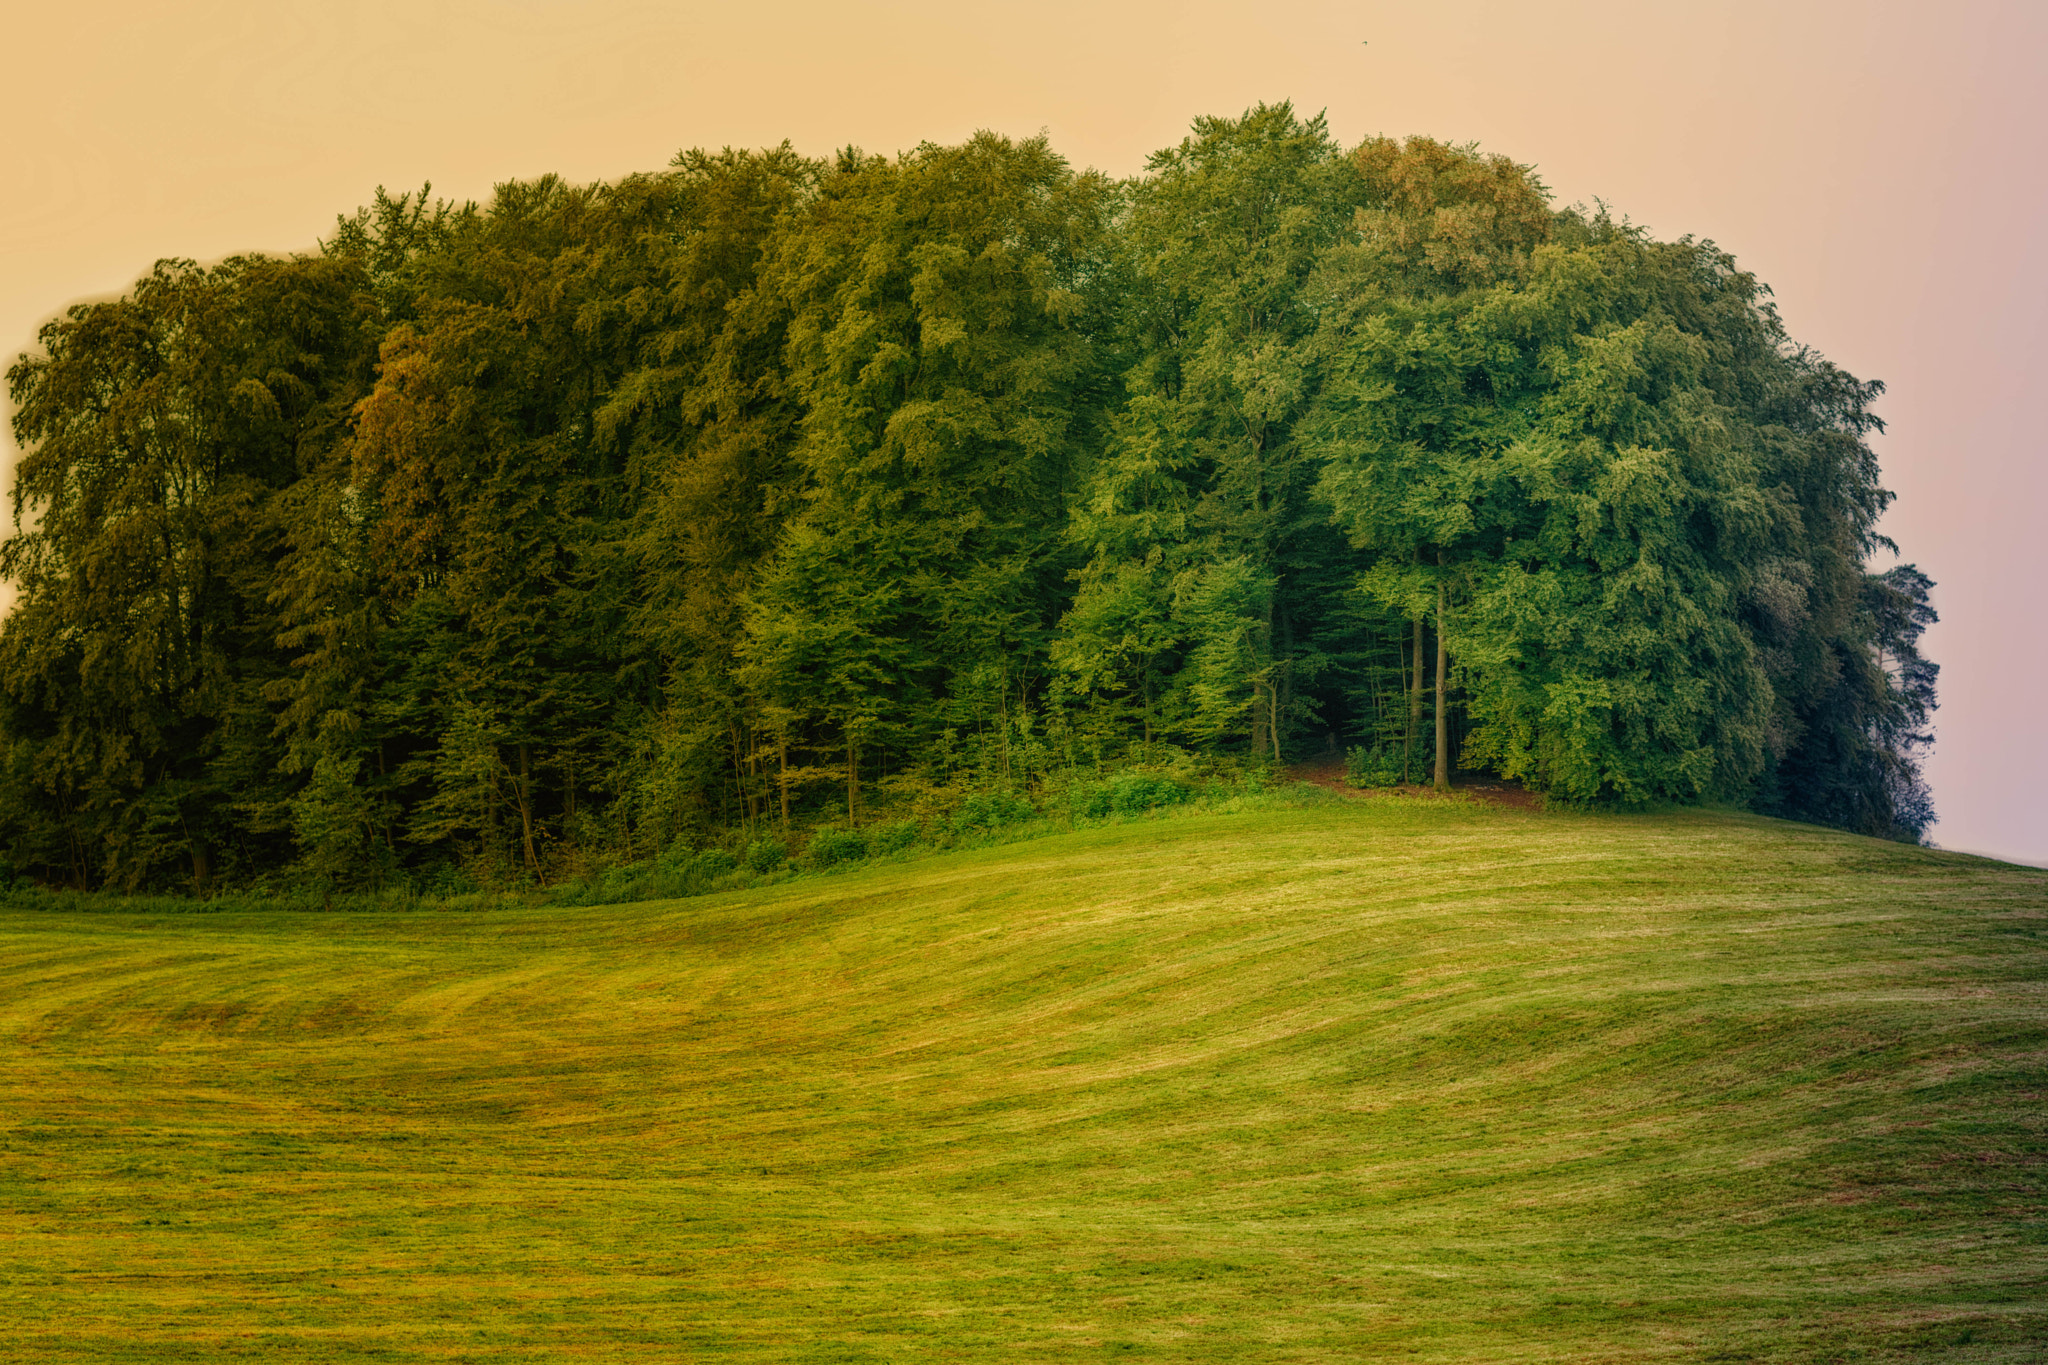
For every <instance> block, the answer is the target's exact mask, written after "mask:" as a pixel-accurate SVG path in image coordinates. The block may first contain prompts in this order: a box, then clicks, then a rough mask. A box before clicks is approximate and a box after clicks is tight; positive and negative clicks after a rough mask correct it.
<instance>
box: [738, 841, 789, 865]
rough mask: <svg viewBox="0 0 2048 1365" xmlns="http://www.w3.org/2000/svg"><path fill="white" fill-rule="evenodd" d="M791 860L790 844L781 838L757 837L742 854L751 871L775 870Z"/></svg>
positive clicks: (741, 859) (743, 860)
mask: <svg viewBox="0 0 2048 1365" xmlns="http://www.w3.org/2000/svg"><path fill="white" fill-rule="evenodd" d="M788 861H789V846H788V845H787V844H785V843H783V842H782V840H780V839H756V840H754V842H753V843H751V844H748V845H747V851H746V852H745V853H743V854H741V855H740V862H742V863H743V864H745V865H746V869H747V871H749V872H773V871H774V870H775V869H776V868H778V867H781V866H782V865H783V864H784V863H786V862H788Z"/></svg>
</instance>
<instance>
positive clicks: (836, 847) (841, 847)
mask: <svg viewBox="0 0 2048 1365" xmlns="http://www.w3.org/2000/svg"><path fill="white" fill-rule="evenodd" d="M867 856H868V839H867V835H865V834H863V833H862V832H861V831H859V830H857V829H846V828H844V827H841V826H836V825H820V826H819V827H818V828H817V829H814V830H812V831H811V838H810V842H809V843H807V844H805V845H804V856H803V861H804V864H805V865H806V866H808V867H814V868H823V867H836V866H838V865H839V864H841V863H854V862H859V861H860V860H861V859H862V858H865V857H867Z"/></svg>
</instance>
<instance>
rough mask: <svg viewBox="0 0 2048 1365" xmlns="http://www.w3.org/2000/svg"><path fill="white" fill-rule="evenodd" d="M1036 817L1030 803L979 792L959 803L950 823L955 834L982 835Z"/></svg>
mask: <svg viewBox="0 0 2048 1365" xmlns="http://www.w3.org/2000/svg"><path fill="white" fill-rule="evenodd" d="M1036 814H1038V812H1037V811H1035V810H1033V809H1032V808H1031V803H1030V802H1029V801H1026V800H1025V799H1024V798H1023V797H1021V796H1017V795H1015V794H1013V793H1011V792H976V793H974V794H973V795H972V796H970V797H968V798H967V799H966V800H965V801H963V802H961V803H960V809H959V810H957V811H955V812H953V819H952V821H951V822H950V823H951V826H952V830H953V832H954V833H955V834H981V833H985V832H987V831H989V830H997V829H1001V828H1002V827H1003V826H1004V825H1014V824H1018V823H1021V822H1022V821H1025V820H1029V819H1030V818H1031V817H1032V816H1034V815H1036Z"/></svg>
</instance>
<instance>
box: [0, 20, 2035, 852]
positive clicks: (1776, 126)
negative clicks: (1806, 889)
mask: <svg viewBox="0 0 2048 1365" xmlns="http://www.w3.org/2000/svg"><path fill="white" fill-rule="evenodd" d="M0 35H4V36H5V39H6V41H5V44H4V50H5V53H6V56H5V59H4V60H5V73H6V74H5V79H4V82H0V99H4V100H5V101H6V103H7V104H8V105H9V106H10V107H9V108H8V111H7V112H8V118H9V127H8V134H7V136H6V137H5V138H4V139H0V355H4V356H5V357H7V358H8V359H10V360H11V358H12V357H14V356H15V355H18V354H20V353H21V352H23V351H25V350H28V349H30V348H31V347H33V346H34V344H35V335H36V330H37V328H38V327H39V326H40V325H41V324H42V322H43V321H45V320H47V319H48V318H50V317H51V316H53V315H55V314H57V313H59V312H60V311H61V310H62V309H63V308H64V307H65V306H66V305H68V304H70V303H73V302H77V301H80V300H82V299H88V298H100V297H108V296H111V295H116V294H119V293H120V292H122V291H123V290H124V289H125V288H126V287H127V286H128V284H129V283H130V282H132V281H133V280H134V279H135V278H136V277H137V276H138V275H140V274H142V273H144V272H145V271H147V270H148V269H149V267H150V265H151V263H152V262H154V261H155V260H157V259H158V258H161V257H189V258H192V259H196V260H199V261H214V260H218V259H220V258H222V257H224V256H228V255H232V254H235V253H238V252H247V251H270V252H290V251H306V250H311V249H313V247H314V246H315V243H316V242H317V240H318V239H319V238H320V237H322V236H325V235H327V234H328V233H329V232H331V231H332V228H333V224H334V220H335V217H336V215H337V214H341V213H345V212H348V211H350V210H352V209H354V208H355V207H356V206H357V205H359V204H362V203H364V202H366V201H367V200H368V199H369V198H370V197H371V195H372V194H373V192H374V191H375V189H376V187H377V186H379V185H383V186H386V187H388V188H390V189H391V190H393V191H394V192H395V191H398V190H402V189H412V188H417V187H418V186H419V185H420V184H422V183H423V182H428V181H431V182H432V184H433V187H434V191H435V193H436V194H437V195H439V196H445V197H449V198H454V199H471V198H474V199H482V198H484V197H486V196H488V195H489V193H490V190H491V187H492V186H493V185H494V184H496V183H498V182H501V181H504V180H509V179H520V178H526V177H531V176H535V175H539V174H541V173H544V172H549V171H553V172H556V173H559V174H561V175H563V176H564V177H566V178H568V179H570V180H572V181H579V182H581V181H590V180H598V179H611V178H615V177H617V176H621V175H624V174H627V173H629V172H633V171H646V170H655V169H658V168H660V167H662V166H663V165H665V164H667V162H668V161H669V159H670V158H671V157H672V156H673V155H674V154H675V153H676V151H678V150H679V149H682V148H686V147H693V146H706V147H713V148H716V147H720V146H727V145H730V146H764V145H773V144H776V143H779V142H782V141H784V140H785V139H786V140H788V141H789V142H791V143H793V144H794V145H795V147H796V148H797V149H798V150H799V151H801V152H805V153H809V154H813V155H822V154H824V153H827V152H830V151H832V150H834V149H836V148H839V147H843V146H847V145H849V144H851V145H855V146H859V147H862V148H864V149H866V150H868V151H870V152H896V151H900V150H905V149H908V148H910V147H914V146H916V145H917V144H918V143H920V142H925V141H931V142H940V143H945V142H954V141H958V140H960V139H962V138H965V137H967V136H969V135H970V134H972V133H973V132H975V131H976V130H977V129H982V128H990V129H994V130H996V131H998V132H1001V133H1006V134H1010V135H1012V136H1030V135H1032V134H1035V133H1038V132H1040V131H1044V132H1046V133H1048V134H1049V135H1050V137H1051V139H1052V142H1053V145H1054V146H1055V147H1056V148H1057V149H1058V150H1060V151H1061V152H1062V153H1063V154H1064V155H1065V156H1066V157H1067V158H1068V159H1069V160H1070V161H1072V162H1074V163H1075V164H1076V165H1081V166H1094V167H1097V168H1099V169H1101V170H1104V171H1107V172H1110V173H1112V174H1116V175H1129V174H1134V173H1136V172H1138V171H1140V170H1141V169H1142V168H1143V166H1144V161H1145V157H1146V155H1147V154H1148V153H1149V152H1151V151H1152V150H1154V149H1156V148H1159V147H1162V146H1167V145H1170V144H1171V143H1173V142H1175V141H1177V140H1178V139H1179V138H1180V137H1181V136H1182V135H1183V134H1184V133H1185V131H1186V129H1187V126H1188V124H1189V123H1190V121H1191V120H1193V119H1194V118H1195V117H1197V116H1198V115H1202V114H1236V113H1240V112H1242V111H1243V110H1244V109H1245V108H1247V107H1249V106H1250V105H1252V104H1255V103H1258V102H1260V101H1266V102H1274V101H1279V100H1291V101H1293V103H1294V105H1295V106H1296V108H1297V109H1300V110H1303V111H1306V112H1314V111H1318V110H1320V111H1325V112H1327V115H1328V118H1329V121H1330V127H1331V130H1332V132H1333V133H1334V134H1335V135H1336V136H1337V137H1338V138H1339V139H1340V140H1342V141H1343V142H1345V143H1347V144H1349V143H1353V142H1356V141H1358V140H1360V139H1361V138H1364V137H1367V136H1371V135H1373V134H1382V133H1384V134H1390V135H1394V136H1403V135H1407V134H1414V133H1423V134H1428V135H1430V136H1433V137H1437V138H1440V139H1445V140H1449V141H1456V142H1466V141H1476V142H1478V143H1479V144H1480V145H1481V147H1482V148H1484V149H1485V150H1487V151H1494V152H1502V153H1505V154H1507V155H1509V156H1512V157H1514V158H1515V159H1516V160H1518V161H1522V162H1526V163H1532V164H1534V165H1535V166H1536V167H1537V168H1538V172H1539V174H1540V175H1541V177H1542V178H1543V180H1544V181H1545V183H1546V184H1548V185H1549V186H1550V188H1551V189H1552V190H1553V191H1554V192H1555V193H1556V194H1557V196H1558V199H1559V201H1560V202H1562V203H1574V202H1581V203H1587V204H1591V203H1592V202H1593V201H1594V200H1596V199H1598V200H1601V201H1604V202H1606V203H1607V204H1609V205H1610V206H1612V208H1613V209H1614V210H1615V211H1616V212H1617V213H1618V214H1624V215H1626V216H1627V217H1628V218H1630V219H1631V220H1632V221H1634V222H1636V223H1638V224H1640V225H1643V226H1644V227H1647V228H1648V229H1649V230H1650V231H1651V232H1652V233H1654V234H1655V235H1657V236H1659V237H1663V238H1674V237H1679V236H1684V235H1692V236H1696V237H1703V238H1710V239H1712V240H1714V241H1715V242H1717V243H1719V244H1720V245H1721V246H1722V247H1723V248H1724V249H1727V250H1729V251H1732V252H1734V253H1735V255H1736V256H1737V258H1738V260H1739V261H1740V262H1741V264H1742V265H1743V266H1744V267H1745V268H1747V269H1750V270H1752V271H1754V272H1756V273H1757V274H1758V275H1759V276H1760V277H1761V278H1762V279H1764V280H1765V281H1766V282H1768V283H1769V284H1770V285H1771V287H1772V288H1773V290H1774V291H1775V296H1776V299H1777V302H1778V305H1779V308H1780V310H1781V312H1782V313H1783V315H1784V318H1785V320H1786V322H1787V324H1788V325H1789V327H1790V329H1791V332H1792V335H1793V336H1794V337H1795V338H1796V339H1797V340H1799V341H1801V342H1804V343H1806V344H1808V345H1810V346H1813V347H1814V348H1816V349H1817V350H1819V351H1821V352H1822V353H1824V354H1825V355H1827V356H1828V357H1829V358H1831V359H1833V360H1834V361H1836V362H1837V363H1838V364H1840V365H1842V366H1844V367H1845V368H1847V369H1848V370H1850V371H1851V372H1852V373H1855V374H1857V375H1860V376H1862V377H1864V378H1875V379H1881V380H1883V381H1884V382H1885V383H1886V385H1887V386H1888V393H1887V395H1886V397H1885V398H1884V399H1883V400H1882V402H1881V404H1880V406H1879V408H1878V411H1879V413H1880V415H1881V416H1883V417H1884V419H1885V421H1886V422H1887V423H1888V427H1889V429H1888V431H1887V434H1886V435H1884V436H1883V437H1882V438H1880V439H1879V440H1878V442H1877V450H1878V454H1879V457H1880V459H1881V460H1882V462H1883V465H1884V470H1885V476H1886V484H1887V486H1889V487H1890V488H1891V489H1893V490H1894V491H1895V492H1896V493H1897V494H1898V499H1897V501H1896V503H1895V504H1894V505H1893V507H1892V509H1891V511H1890V512H1889V513H1888V514H1887V516H1886V519H1885V522H1884V527H1883V529H1884V530H1885V531H1886V533H1887V534H1889V535H1891V536H1892V537H1893V538H1894V539H1895V540H1897V542H1898V543H1899V546H1900V549H1901V551H1902V555H1903V558H1904V559H1905V560H1907V561H1910V562H1914V563H1917V564H1919V566H1920V567H1921V568H1922V569H1923V570H1925V571H1926V572H1927V573H1929V574H1930V575H1931V576H1932V577H1933V578H1934V579H1935V581H1936V583H1937V585H1938V586H1937V588H1936V590H1935V605H1936V607H1937V609H1938V610H1939V611H1940V613H1941V617H1942V620H1941V624H1940V625H1938V626H1937V627H1935V628H1934V629H1933V630H1932V631H1931V632H1930V633H1929V635H1928V637H1927V640H1926V641H1925V647H1926V649H1927V652H1928V653H1929V654H1930V655H1931V656H1932V657H1933V658H1935V659H1936V660H1937V661H1938V662H1939V663H1940V664H1941V666H1942V675H1941V698H1942V701H1941V710H1940V712H1939V714H1938V716H1937V717H1936V720H1937V728H1938V734H1937V743H1936V748H1935V750H1934V753H1933V755H1932V757H1931V758H1930V759H1929V761H1928V765H1927V772H1928V776H1929V779H1930V781H1931V783H1932V786H1933V789H1934V796H1935V802H1936V807H1937V810H1938V811H1939V814H1940V823H1939V824H1938V825H1937V826H1936V828H1935V829H1934V831H1933V834H1932V837H1933V839H1934V840H1935V841H1936V842H1938V843H1940V844H1941V845H1942V846H1944V847H1948V848H1956V849H1962V850H1967V851H1970V852H1979V853H1989V854H1994V855H1996V856H2000V857H2005V858H2012V859H2016V860H2020V861H2027V862H2036V863H2042V864H2048V795H2044V792H2048V705H2044V704H2042V703H2043V701H2044V693H2048V685H2044V684H2048V630H2044V626H2048V535H2044V534H2043V533H2042V532H2041V530H2040V529H2039V528H2038V521H2039V509H2040V508H2041V507H2042V506H2043V504H2044V501H2048V461H2044V459H2043V452H2042V449H2041V445H2042V438H2041V437H2040V435H2039V434H2038V433H2039V425H2038V423H2036V422H2034V421H2032V420H2030V419H2031V418H2032V416H2033V414H2031V413H2030V412H2029V411H2028V408H2027V405H2026V399H2027V398H2029V397H2030V396H2033V394H2034V393H2035V391H2036V390H2038V388H2039V386H2040V381H2039V379H2038V378H2037V377H2036V376H2037V375H2038V373H2039V370H2040V362H2041V361H2042V359H2043V352H2044V348H2048V252H2044V251H2042V250H2041V249H2040V247H2041V245H2042V244H2043V242H2042V238H2043V235H2044V234H2043V229H2042V227H2041V225H2042V224H2044V223H2048V213H2044V210H2048V155H2044V152H2048V145H2044V144H2048V58H2044V56H2043V51H2044V48H2043V40H2044V38H2048V6H2044V5H2041V4H2039V3H2038V2H2036V3H2021V2H2020V0H1950V2H1949V3H1943V4H1939V5H1936V4H1932V3H1888V2H1887V0H1729V2H1728V3H1720V4H1694V3H1686V2H1684V0H1657V2H1656V3H1644V0H1630V2H1629V3H1621V2H1620V0H1548V2H1546V0H1474V2H1473V3H1456V0H1441V2H1439V3H1429V4H1415V3H1406V4H1378V3H1318V2H1317V0H1264V3H1261V4H1257V5H1253V4H1249V3H1236V4H1222V3H1212V2H1211V0H1171V2H1170V3H1158V2H1155V0H1132V2H1130V3H1123V2H1121V0H1089V2H1088V3H1075V2H1074V0H1034V3H1031V4H1017V3H980V4H975V3H965V2H964V0H956V3H951V4H945V3H935V2H934V0H901V2H898V3H866V4H863V3H859V2H858V0H834V2H833V3H818V2H817V0H782V3H779V4H773V5H740V4H734V3H731V0H720V3H697V2H696V0H681V2H676V0H672V2H671V3H663V4H656V3H640V2H638V0H573V2H571V0H496V2H495V3H485V2H484V0H403V2H402V3H401V2H399V0H318V2H317V3H307V2H306V0H260V2H252V0H171V2H170V3H165V0H150V3H95V2H94V0H71V3H68V4H65V5H62V6H60V5H57V4H54V3H42V4H31V3H27V2H26V0H0ZM14 458H15V452H14V448H13V446H12V444H11V437H9V438H7V440H6V441H5V442H4V443H0V465H4V466H5V467H7V468H10V469H11V467H12V464H13V460H14ZM1893 562H1895V561H1893V560H1892V559H1891V558H1890V557H1889V556H1883V557H1881V558H1880V559H1879V560H1878V561H1877V562H1876V564H1875V566H1874V567H1878V568H1883V567H1887V566H1888V565H1889V564H1891V563H1893Z"/></svg>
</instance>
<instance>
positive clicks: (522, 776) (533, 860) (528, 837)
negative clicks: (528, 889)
mask: <svg viewBox="0 0 2048 1365" xmlns="http://www.w3.org/2000/svg"><path fill="white" fill-rule="evenodd" d="M531 776H532V773H531V769H530V768H529V766H528V763H527V753H526V741H525V740H521V741H519V786H518V789H517V790H518V792H519V837H520V841H521V843H522V844H524V846H525V848H526V870H527V871H528V872H531V873H532V874H533V875H534V876H535V877H538V876H540V859H539V857H537V856H536V855H535V854H534V851H533V793H532V790H531V787H530V785H529V781H530V778H531Z"/></svg>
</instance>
